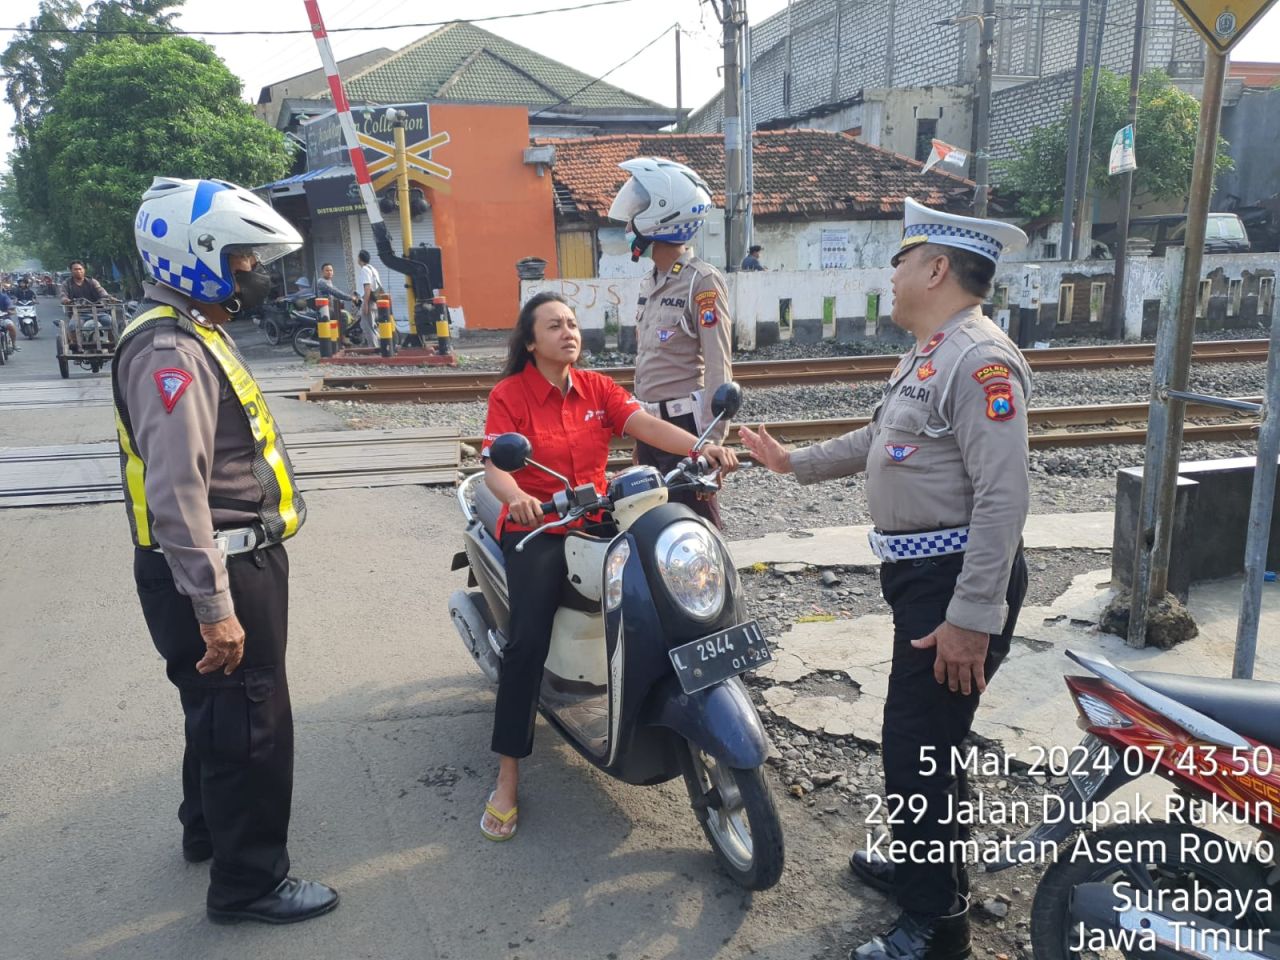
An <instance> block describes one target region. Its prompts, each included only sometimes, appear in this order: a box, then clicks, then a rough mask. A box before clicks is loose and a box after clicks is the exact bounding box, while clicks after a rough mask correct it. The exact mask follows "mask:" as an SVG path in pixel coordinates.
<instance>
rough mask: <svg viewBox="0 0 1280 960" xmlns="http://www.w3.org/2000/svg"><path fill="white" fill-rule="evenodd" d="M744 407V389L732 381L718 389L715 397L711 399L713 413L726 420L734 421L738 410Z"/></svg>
mask: <svg viewBox="0 0 1280 960" xmlns="http://www.w3.org/2000/svg"><path fill="white" fill-rule="evenodd" d="M741 407H742V388H741V387H740V386H738V385H737V384H736V383H734V382H733V381H732V380H730V381H729V382H728V383H722V384H720V386H718V387H716V392H715V395H714V396H712V398H711V412H712V413H713V414H715V415H716V416H717V417H724V418H725V419H726V420H732V419H733V418H734V417H736V416H737V415H738V410H739V409H740V408H741Z"/></svg>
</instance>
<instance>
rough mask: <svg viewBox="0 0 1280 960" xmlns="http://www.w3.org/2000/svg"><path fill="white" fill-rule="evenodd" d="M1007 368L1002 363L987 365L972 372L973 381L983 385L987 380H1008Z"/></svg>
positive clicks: (1008, 372)
mask: <svg viewBox="0 0 1280 960" xmlns="http://www.w3.org/2000/svg"><path fill="white" fill-rule="evenodd" d="M1009 374H1010V371H1009V368H1008V367H1007V366H1005V365H1004V364H1003V363H988V364H985V365H983V366H981V367H979V368H978V369H977V370H975V371H973V379H975V380H977V381H978V382H979V383H983V384H985V383H986V382H987V381H988V380H1008V379H1009Z"/></svg>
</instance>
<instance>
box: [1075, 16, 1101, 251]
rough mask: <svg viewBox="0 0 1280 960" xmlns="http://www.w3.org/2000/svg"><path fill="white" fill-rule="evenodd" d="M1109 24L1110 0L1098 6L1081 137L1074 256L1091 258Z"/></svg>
mask: <svg viewBox="0 0 1280 960" xmlns="http://www.w3.org/2000/svg"><path fill="white" fill-rule="evenodd" d="M1106 23H1107V0H1102V6H1101V7H1099V8H1098V29H1097V30H1095V31H1094V32H1093V63H1092V70H1091V72H1090V75H1089V114H1088V117H1089V118H1088V120H1086V121H1085V125H1084V133H1083V134H1082V135H1081V137H1080V141H1081V147H1082V149H1081V151H1080V153H1081V154H1082V157H1083V159H1082V160H1081V162H1080V185H1079V190H1078V192H1079V195H1080V211H1079V213H1078V214H1077V215H1076V230H1075V238H1074V241H1073V243H1072V245H1071V255H1072V258H1073V259H1075V258H1087V257H1088V256H1089V253H1090V252H1091V247H1092V240H1093V214H1092V211H1091V210H1090V209H1089V165H1090V163H1091V162H1092V161H1093V119H1094V116H1095V115H1096V113H1097V109H1098V74H1099V73H1101V72H1102V32H1103V30H1105V29H1106Z"/></svg>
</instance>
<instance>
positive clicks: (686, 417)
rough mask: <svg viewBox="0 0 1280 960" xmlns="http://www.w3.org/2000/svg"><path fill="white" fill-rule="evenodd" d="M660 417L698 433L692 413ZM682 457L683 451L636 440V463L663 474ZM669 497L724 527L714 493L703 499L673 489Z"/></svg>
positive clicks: (690, 492)
mask: <svg viewBox="0 0 1280 960" xmlns="http://www.w3.org/2000/svg"><path fill="white" fill-rule="evenodd" d="M662 419H663V420H665V421H667V423H674V424H675V425H676V426H677V427H680V428H681V429H682V430H688V431H689V432H690V433H692V434H693V435H694V436H695V437H696V436H697V435H698V424H697V421H695V420H694V419H693V414H692V413H685V414H681V415H680V416H678V417H668V416H667V415H666V414H665V413H663V415H662ZM684 458H685V454H683V453H682V454H679V455H677V454H674V453H667V451H665V450H659V449H658V448H657V447H651V446H649V444H647V443H641V442H640V441H639V440H637V441H636V463H640V464H644V465H645V466H649V467H657V468H658V469H659V470H660V471H661V472H662V473H663V475H665V474H666V473H667V472H668V471H669V470H673V469H675V465H676V464H677V463H679V462H680V461H681V460H683V459H684ZM669 499H670V502H671V503H683V504H684V505H685V506H686V507H688V508H689V509H690V510H692V511H693V512H694V513H696V514H697V515H698V516H700V517H702V518H704V519H706V520H709V521H710V522H711V523H714V524H715V525H716V527H717V529H723V528H724V525H723V524H722V523H721V522H720V500H719V498H718V497H717V496H716V495H715V494H712V495H711V496H710V497H707V498H706V499H703V498H701V497H699V496H698V495H697V494H696V493H695V492H694V491H692V490H673V491H671V495H670V498H669Z"/></svg>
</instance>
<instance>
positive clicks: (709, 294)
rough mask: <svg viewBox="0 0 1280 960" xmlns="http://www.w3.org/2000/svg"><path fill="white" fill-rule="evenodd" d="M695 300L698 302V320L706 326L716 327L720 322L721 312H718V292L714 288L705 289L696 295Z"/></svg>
mask: <svg viewBox="0 0 1280 960" xmlns="http://www.w3.org/2000/svg"><path fill="white" fill-rule="evenodd" d="M693 301H694V303H695V304H697V311H698V322H699V323H700V324H702V325H703V326H704V327H714V326H715V325H716V324H717V323H719V322H720V314H719V313H717V312H716V292H715V291H714V290H703V291H702V292H701V293H699V294H697V295H695V296H694V298H693Z"/></svg>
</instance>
